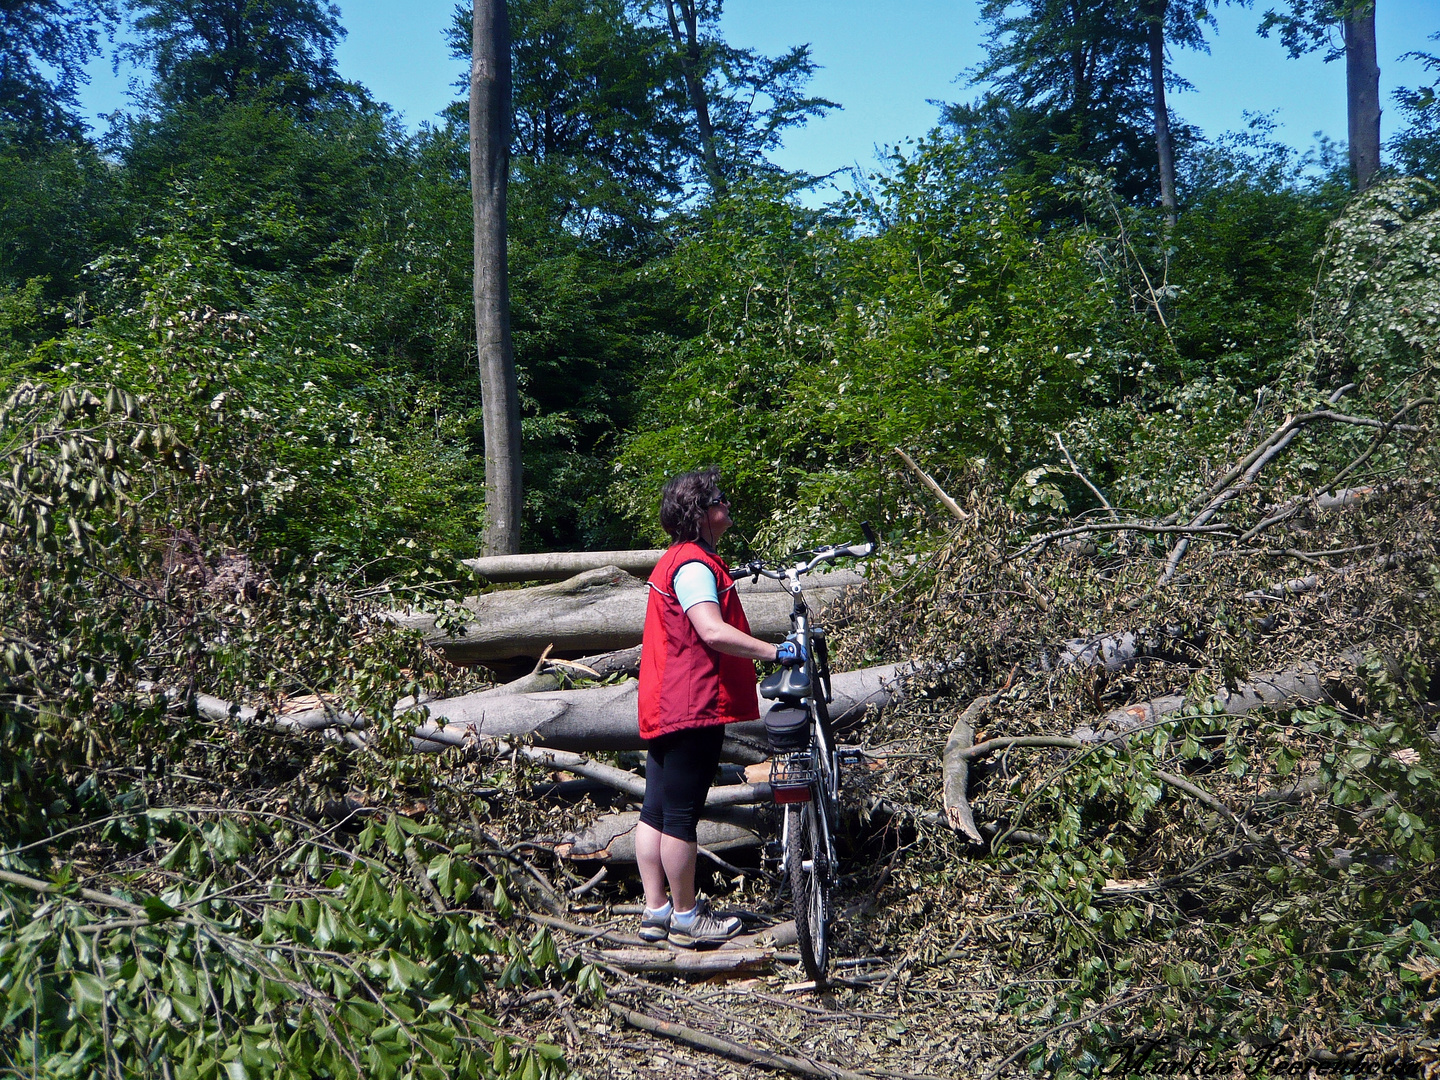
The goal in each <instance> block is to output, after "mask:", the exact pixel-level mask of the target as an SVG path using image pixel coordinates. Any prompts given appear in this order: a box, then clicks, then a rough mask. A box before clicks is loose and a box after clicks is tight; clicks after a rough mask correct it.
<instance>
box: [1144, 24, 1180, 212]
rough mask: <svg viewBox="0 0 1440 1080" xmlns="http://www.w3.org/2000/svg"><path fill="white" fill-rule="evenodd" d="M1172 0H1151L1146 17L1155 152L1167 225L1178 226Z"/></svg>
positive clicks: (1161, 200) (1162, 205)
mask: <svg viewBox="0 0 1440 1080" xmlns="http://www.w3.org/2000/svg"><path fill="white" fill-rule="evenodd" d="M1169 6H1170V0H1150V3H1148V4H1146V6H1145V18H1146V21H1147V23H1148V24H1149V25H1148V27H1147V32H1148V38H1149V45H1150V95H1151V102H1152V108H1153V110H1154V113H1155V152H1156V154H1157V156H1158V157H1159V161H1160V205H1161V207H1162V208H1163V209H1164V211H1165V225H1166V227H1167V228H1171V229H1173V228H1174V227H1175V217H1176V213H1177V208H1178V205H1179V204H1178V203H1177V202H1176V200H1175V151H1174V148H1173V147H1172V145H1171V143H1170V111H1169V109H1167V108H1166V106H1165V12H1166V10H1167V9H1168V7H1169Z"/></svg>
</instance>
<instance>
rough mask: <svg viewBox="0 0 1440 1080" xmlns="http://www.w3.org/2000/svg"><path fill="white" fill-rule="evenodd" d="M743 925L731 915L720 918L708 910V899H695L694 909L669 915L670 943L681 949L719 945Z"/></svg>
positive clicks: (731, 936)
mask: <svg viewBox="0 0 1440 1080" xmlns="http://www.w3.org/2000/svg"><path fill="white" fill-rule="evenodd" d="M743 926H744V923H742V922H741V921H740V920H739V919H737V918H735V916H733V915H731V916H729V917H728V918H721V917H720V916H719V915H715V914H713V913H712V912H711V911H710V901H709V900H704V899H701V900H697V901H696V902H695V910H694V911H690V912H686V913H685V914H683V915H682V914H680V913H679V912H672V913H671V915H670V944H671V945H678V946H679V947H680V948H682V949H693V948H694V947H695V946H696V945H719V944H720V943H721V942H723V941H729V940H730V939H731V938H733V937H734V936H735V935H736V934H738V933H740V930H741V928H742V927H743Z"/></svg>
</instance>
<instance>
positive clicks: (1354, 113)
mask: <svg viewBox="0 0 1440 1080" xmlns="http://www.w3.org/2000/svg"><path fill="white" fill-rule="evenodd" d="M1345 104H1346V112H1347V113H1348V116H1349V121H1350V179H1351V182H1352V183H1353V184H1354V185H1355V190H1356V191H1364V190H1365V189H1366V188H1368V187H1369V186H1370V185H1371V184H1373V183H1374V182H1375V174H1376V173H1377V172H1378V171H1379V169H1380V64H1379V62H1378V61H1377V60H1376V58H1375V4H1374V2H1373V0H1371V2H1370V3H1364V2H1362V3H1360V4H1357V5H1356V7H1355V9H1354V10H1353V11H1352V12H1351V13H1350V14H1349V15H1348V16H1346V18H1345Z"/></svg>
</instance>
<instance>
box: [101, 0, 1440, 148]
mask: <svg viewBox="0 0 1440 1080" xmlns="http://www.w3.org/2000/svg"><path fill="white" fill-rule="evenodd" d="M339 4H340V9H341V17H342V21H343V22H344V24H345V27H346V29H347V30H348V31H349V34H348V37H347V38H346V39H345V41H344V42H343V43H342V44H341V46H340V49H339V53H338V61H339V67H340V71H341V73H342V74H343V75H344V76H345V77H347V78H349V79H353V80H355V81H358V82H360V83H362V84H364V85H365V86H366V87H368V88H369V89H370V92H371V93H372V94H374V96H375V97H377V98H378V99H380V100H381V101H385V102H387V103H388V104H390V105H391V106H392V107H394V108H395V109H396V110H397V111H398V112H399V113H400V114H402V116H403V118H404V121H405V123H406V126H407V127H410V128H411V129H413V128H415V127H416V126H418V125H419V124H420V123H421V122H423V121H427V120H433V119H434V116H435V114H436V113H437V112H439V111H440V110H441V109H442V108H444V107H445V105H446V104H447V103H448V102H449V101H451V100H452V99H453V98H454V96H455V90H454V82H455V79H456V78H457V76H458V75H459V74H460V72H461V70H462V65H460V64H459V63H457V62H456V61H455V60H452V59H451V58H450V57H449V55H448V54H447V52H446V48H445V43H444V40H443V38H442V31H443V29H444V27H445V26H446V25H447V24H448V23H449V21H450V20H451V18H452V17H453V12H454V9H455V5H454V2H453V0H405V2H404V3H398V2H396V0H339ZM1268 6H1271V5H1270V4H1268V3H1265V2H1264V0H1261V3H1260V4H1259V5H1257V7H1258V10H1257V9H1255V8H1252V9H1250V10H1246V9H1244V8H1240V7H1235V6H1223V7H1220V8H1219V9H1218V11H1217V16H1218V20H1219V25H1218V27H1217V28H1215V29H1214V30H1212V32H1211V33H1210V35H1209V36H1210V40H1211V52H1210V54H1209V55H1206V54H1204V53H1195V52H1183V51H1182V52H1177V53H1176V54H1175V55H1174V57H1173V62H1174V66H1175V68H1176V70H1177V71H1178V72H1179V73H1180V74H1181V75H1183V76H1184V77H1185V78H1186V79H1188V80H1189V81H1190V82H1191V83H1193V84H1194V86H1195V90H1194V91H1193V92H1190V93H1184V94H1178V95H1175V96H1173V97H1172V99H1171V102H1170V105H1171V108H1172V109H1173V110H1174V112H1175V113H1176V114H1178V115H1179V116H1180V117H1183V118H1184V119H1185V120H1187V121H1189V122H1191V123H1193V124H1197V125H1198V126H1199V127H1200V128H1201V130H1202V131H1204V132H1205V133H1206V134H1209V135H1218V134H1220V133H1222V132H1225V131H1231V130H1239V129H1241V128H1243V127H1244V126H1245V113H1246V111H1247V110H1248V111H1251V112H1272V113H1273V116H1274V119H1275V120H1276V121H1277V122H1278V123H1279V125H1280V128H1279V130H1278V132H1277V135H1278V136H1279V137H1280V138H1283V139H1284V140H1285V141H1287V142H1289V143H1290V144H1292V145H1294V146H1295V147H1297V148H1298V149H1301V150H1304V149H1308V148H1309V147H1310V146H1311V145H1312V144H1313V141H1314V140H1313V135H1314V133H1315V132H1317V131H1321V132H1324V133H1325V134H1326V135H1327V136H1329V137H1330V138H1332V139H1336V140H1338V141H1343V140H1344V138H1345V66H1344V61H1343V60H1341V61H1336V62H1334V63H1330V64H1325V63H1322V62H1321V60H1320V59H1319V57H1318V56H1313V55H1312V56H1308V57H1305V58H1302V59H1300V60H1290V59H1289V58H1288V57H1286V55H1285V52H1284V50H1283V49H1282V48H1281V47H1280V44H1279V42H1278V41H1277V40H1276V39H1275V38H1273V37H1272V38H1271V39H1269V40H1265V39H1262V38H1260V37H1259V36H1258V35H1257V34H1256V33H1255V26H1256V24H1257V23H1258V22H1259V19H1260V11H1262V10H1264V9H1265V8H1266V7H1268ZM977 13H978V4H977V3H976V0H884V2H883V3H875V2H874V0H868V2H860V0H728V3H727V4H726V8H725V16H724V23H723V26H724V32H725V35H726V37H727V38H728V40H729V41H730V42H731V43H732V44H735V45H739V46H748V47H752V48H757V49H760V50H761V51H763V52H768V53H778V52H781V51H783V50H785V49H787V48H789V47H790V46H792V45H794V44H797V43H801V42H809V43H810V45H811V47H812V55H813V56H814V58H815V61H816V62H817V63H818V64H819V65H820V68H821V69H820V71H819V72H818V73H817V74H816V77H815V79H814V81H813V83H812V89H813V92H814V93H816V94H818V95H820V96H822V97H827V98H829V99H831V100H832V101H837V102H839V103H840V104H841V105H843V106H844V108H843V109H842V110H837V111H835V112H832V113H831V114H830V115H829V116H827V117H825V118H824V119H822V120H819V121H812V122H811V124H810V125H809V126H808V127H806V128H804V129H801V130H799V131H795V132H792V133H791V134H790V136H789V138H788V139H787V141H786V144H785V146H784V148H783V149H782V150H781V151H780V152H779V154H777V155H776V156H777V161H778V163H779V164H780V165H782V166H784V167H787V168H793V169H804V170H807V171H809V172H811V173H815V174H823V173H827V172H831V171H833V170H835V169H843V168H847V167H849V166H851V165H855V164H859V165H861V166H868V165H871V164H873V163H874V161H875V148H876V147H877V146H878V145H884V144H894V143H896V142H900V141H903V140H905V139H907V138H914V137H915V136H918V135H922V134H924V133H925V132H926V131H927V130H929V128H930V127H931V126H932V125H933V124H934V123H935V120H936V118H937V110H936V108H935V107H934V106H933V105H930V104H928V101H929V100H930V99H935V100H944V101H956V100H966V99H968V98H970V97H972V96H974V94H975V90H974V88H972V87H969V86H967V85H965V84H964V82H963V81H957V76H960V74H961V73H962V72H963V71H965V70H966V69H969V68H972V67H974V66H975V65H976V64H977V63H979V62H980V60H981V59H982V50H981V42H982V39H983V30H982V28H981V27H980V26H978V25H977V21H976V16H977ZM1436 31H1440V0H1379V3H1378V5H1377V25H1376V37H1377V39H1378V43H1379V54H1380V80H1381V99H1382V104H1383V106H1384V108H1385V112H1384V114H1383V116H1382V119H1381V123H1382V129H1383V134H1384V135H1385V136H1386V137H1388V136H1389V135H1390V134H1392V133H1393V130H1394V128H1395V125H1396V122H1397V120H1398V115H1397V110H1396V109H1395V107H1394V104H1393V102H1392V100H1391V93H1392V91H1393V90H1394V89H1395V88H1396V87H1397V86H1406V85H1408V86H1416V85H1419V84H1420V83H1422V82H1424V81H1427V80H1426V79H1425V75H1424V72H1423V71H1422V70H1421V68H1420V65H1419V64H1417V63H1415V62H1413V61H1411V62H1406V63H1401V62H1399V60H1398V57H1399V56H1400V54H1401V53H1404V52H1406V51H1409V50H1414V49H1426V50H1428V51H1440V43H1436V42H1431V41H1427V38H1428V37H1429V35H1431V34H1433V33H1435V32H1436ZM91 71H92V83H91V84H90V86H88V87H87V88H85V91H84V94H83V99H82V100H83V105H84V109H85V112H86V114H87V115H89V116H91V117H94V116H97V115H98V114H100V113H106V112H110V111H113V110H115V109H118V108H124V107H125V106H126V104H127V101H126V97H125V94H126V87H127V84H128V81H129V79H130V78H132V77H133V75H134V72H133V70H132V71H127V70H126V69H124V68H122V69H121V71H120V73H119V75H118V76H116V75H112V73H111V68H110V64H109V62H108V60H101V61H97V62H95V63H94V64H92V65H91Z"/></svg>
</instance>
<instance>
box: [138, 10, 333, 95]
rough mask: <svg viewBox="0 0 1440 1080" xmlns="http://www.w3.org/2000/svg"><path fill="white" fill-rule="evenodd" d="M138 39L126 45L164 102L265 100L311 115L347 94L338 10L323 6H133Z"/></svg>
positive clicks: (152, 90)
mask: <svg viewBox="0 0 1440 1080" xmlns="http://www.w3.org/2000/svg"><path fill="white" fill-rule="evenodd" d="M127 2H128V6H129V9H130V10H131V12H134V13H136V14H137V17H136V18H135V21H134V25H135V29H136V31H138V34H139V40H138V41H137V42H136V43H134V44H131V45H128V46H126V47H125V53H126V55H128V56H129V57H130V58H131V59H133V60H134V61H135V62H136V63H137V64H140V65H143V66H147V67H152V68H153V69H154V71H155V85H154V86H153V87H152V89H151V92H152V93H153V94H154V96H155V97H156V98H157V99H158V100H159V101H160V102H163V103H165V104H169V105H174V104H189V103H194V102H198V101H202V100H204V99H205V98H210V97H215V98H219V99H221V100H223V101H227V102H231V103H236V102H240V101H245V100H250V99H254V98H257V97H258V98H262V99H264V100H267V101H270V102H272V103H274V104H277V105H283V106H288V107H292V108H298V109H301V110H308V109H310V108H312V107H313V106H315V105H316V104H317V103H320V102H323V101H325V100H328V99H329V98H330V97H331V95H333V94H335V93H336V92H337V91H340V90H342V84H341V82H340V78H339V76H338V75H337V73H336V71H335V46H336V44H337V43H338V42H339V40H340V39H341V38H342V37H344V35H345V30H344V27H342V26H341V25H340V9H339V8H338V7H336V6H335V5H334V4H327V3H322V2H320V0H127Z"/></svg>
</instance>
